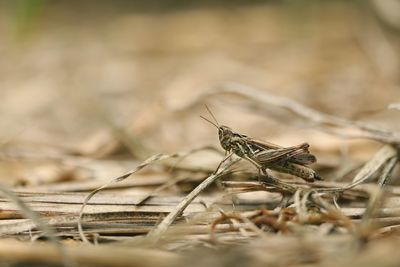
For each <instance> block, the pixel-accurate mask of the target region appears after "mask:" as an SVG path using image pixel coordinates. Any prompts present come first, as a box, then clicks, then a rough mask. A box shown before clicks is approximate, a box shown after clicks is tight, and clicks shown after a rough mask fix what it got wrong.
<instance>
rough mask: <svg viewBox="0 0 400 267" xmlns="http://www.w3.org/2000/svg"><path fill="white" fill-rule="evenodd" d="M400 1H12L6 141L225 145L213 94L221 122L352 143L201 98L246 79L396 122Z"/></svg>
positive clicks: (6, 4) (4, 6)
mask: <svg viewBox="0 0 400 267" xmlns="http://www.w3.org/2000/svg"><path fill="white" fill-rule="evenodd" d="M383 2H385V3H386V4H382V3H383ZM397 5H399V1H381V2H379V1H376V2H371V1H200V2H199V1H171V0H170V1H39V0H36V1H33V0H32V1H2V2H1V3H0V36H1V42H0V54H1V61H0V143H3V144H4V143H7V144H8V145H10V144H13V145H20V146H22V147H24V148H25V147H31V149H32V147H33V151H36V150H35V149H39V148H38V147H40V148H43V147H45V146H50V147H51V146H61V147H63V148H65V149H71V150H73V151H78V152H79V153H81V154H87V155H96V153H100V154H102V153H103V154H104V153H105V154H107V153H109V152H110V151H113V150H115V149H116V147H118V144H117V143H119V142H120V141H121V140H116V139H118V138H120V137H121V136H118V135H115V129H119V130H121V131H123V132H124V136H125V137H126V136H128V137H129V138H131V139H132V140H133V143H134V144H139V145H143V144H144V145H145V146H146V147H147V146H148V147H151V148H152V149H153V150H154V151H160V152H174V151H181V150H183V149H187V148H190V147H194V146H199V145H201V144H217V136H216V132H215V129H214V128H212V126H210V125H209V124H207V123H205V122H204V121H202V120H201V119H200V118H199V115H201V114H203V115H204V114H206V111H205V108H204V106H203V105H202V104H203V103H207V104H208V105H209V106H210V108H211V109H212V110H213V111H214V113H215V115H216V117H217V118H218V120H219V121H220V123H223V124H227V125H230V126H232V127H233V128H235V129H237V130H238V131H240V132H243V133H246V134H248V135H251V136H256V137H258V138H262V139H268V140H270V141H272V142H275V143H279V144H281V145H294V144H296V143H298V142H304V141H307V142H309V143H310V144H311V145H312V146H313V147H314V148H315V150H314V151H315V152H316V153H317V155H319V156H320V157H323V151H324V149H325V150H327V149H328V150H329V149H330V148H331V147H335V149H336V148H337V142H342V141H341V140H340V141H338V139H337V138H333V137H331V136H328V135H326V134H324V133H320V132H317V131H315V130H313V129H308V128H306V127H302V125H294V126H293V125H291V124H288V123H287V122H285V121H284V122H282V121H279V119H276V118H275V117H274V116H271V117H269V116H265V114H262V115H260V114H255V113H249V112H247V111H245V110H243V109H242V108H240V107H241V101H240V99H231V98H229V97H224V96H215V97H211V98H207V99H200V100H199V95H200V93H201V92H206V91H207V90H210V89H211V88H213V87H214V86H216V85H217V84H219V83H221V82H237V83H241V84H245V85H248V86H252V87H254V88H258V89H260V90H265V91H266V92H269V93H273V94H276V95H279V96H285V97H289V98H292V99H294V100H296V101H299V102H301V103H303V104H305V105H309V106H311V107H313V108H315V109H318V110H320V111H323V112H327V113H330V114H334V115H337V116H343V117H346V118H349V119H357V120H363V121H368V122H371V123H376V124H379V125H382V127H384V128H385V127H388V128H396V127H398V125H397V124H396V123H394V122H395V121H399V120H398V118H399V112H398V110H387V109H386V107H387V105H389V104H390V103H398V102H400V88H399V64H400V63H399V29H400V27H399V21H398V16H399V15H400V8H399V9H398V12H393V10H395V7H396V6H397ZM194 103H196V104H194ZM397 129H398V128H397ZM110 143H112V145H111V148H107V147H108V146H109V145H110ZM35 145H36V147H35ZM372 146H373V145H372ZM373 147H374V146H373ZM103 149H105V150H106V152H104V151H103V152H99V150H103ZM133 150H135V148H133ZM337 150H340V148H338V149H337ZM362 151H363V150H362ZM131 152H132V151H131ZM133 154H135V151H133ZM134 156H135V155H134ZM369 156H370V155H369V154H365V158H368V157H369ZM136 157H137V155H136ZM139 158H140V157H139Z"/></svg>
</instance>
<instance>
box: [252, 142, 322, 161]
mask: <svg viewBox="0 0 400 267" xmlns="http://www.w3.org/2000/svg"><path fill="white" fill-rule="evenodd" d="M308 147H309V145H308V144H307V143H303V144H301V145H298V146H293V147H288V148H278V149H265V150H262V151H259V152H258V153H256V154H255V159H256V160H257V161H258V162H259V163H260V164H267V163H279V162H283V161H289V162H291V163H297V164H301V165H305V164H311V163H313V162H315V160H316V159H315V156H314V155H312V154H310V152H309V151H308Z"/></svg>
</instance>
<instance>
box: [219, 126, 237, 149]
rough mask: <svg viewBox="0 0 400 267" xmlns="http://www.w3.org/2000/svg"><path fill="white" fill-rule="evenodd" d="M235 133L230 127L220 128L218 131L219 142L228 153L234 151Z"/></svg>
mask: <svg viewBox="0 0 400 267" xmlns="http://www.w3.org/2000/svg"><path fill="white" fill-rule="evenodd" d="M233 135H234V133H233V131H232V129H231V128H229V127H228V126H220V127H219V129H218V136H219V142H220V143H221V146H222V148H223V149H225V150H226V151H231V150H232V145H233V144H232V138H233Z"/></svg>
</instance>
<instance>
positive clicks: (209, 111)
mask: <svg viewBox="0 0 400 267" xmlns="http://www.w3.org/2000/svg"><path fill="white" fill-rule="evenodd" d="M204 106H206V109H207V111H208V113H210V115H211V117H212V118H213V119H214V121H215V124H216V125H217V127H218V128H219V123H218V121H217V119H216V118H215V116H214V114H213V113H212V112H211V110H210V109H209V108H208V106H207V105H206V104H204Z"/></svg>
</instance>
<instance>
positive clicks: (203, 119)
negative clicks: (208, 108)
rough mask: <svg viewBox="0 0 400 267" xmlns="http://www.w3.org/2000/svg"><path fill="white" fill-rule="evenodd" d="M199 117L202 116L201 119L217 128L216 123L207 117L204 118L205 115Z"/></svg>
mask: <svg viewBox="0 0 400 267" xmlns="http://www.w3.org/2000/svg"><path fill="white" fill-rule="evenodd" d="M200 118H202V119H203V120H205V121H207V122H209V123H211V124H212V125H213V126H215V127H216V128H217V129H219V127H218V125H216V124H215V123H213V122H212V121H210V120H209V119H207V118H205V117H203V116H200Z"/></svg>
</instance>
